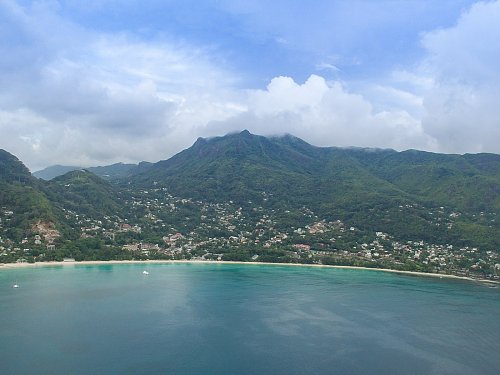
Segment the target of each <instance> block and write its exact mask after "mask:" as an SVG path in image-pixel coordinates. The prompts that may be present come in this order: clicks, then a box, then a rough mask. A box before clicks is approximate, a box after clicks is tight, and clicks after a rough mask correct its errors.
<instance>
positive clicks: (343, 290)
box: [0, 264, 500, 375]
mask: <svg viewBox="0 0 500 375" xmlns="http://www.w3.org/2000/svg"><path fill="white" fill-rule="evenodd" d="M145 270H146V271H147V272H149V274H147V275H146V274H144V273H143V271H145ZM14 283H17V284H18V285H19V288H13V287H12V285H13V284H14ZM0 373H1V374H3V375H6V374H65V375H66V374H397V375H404V374H426V375H427V374H453V375H458V374H464V375H473V374H498V373H500V288H491V287H489V286H488V285H485V284H481V283H474V282H467V281H460V280H448V279H439V278H428V277H415V276H407V275H398V274H393V273H385V272H377V271H370V270H353V269H334V268H312V267H288V266H280V265H239V264H105V265H78V264H74V265H67V266H47V267H36V268H16V269H3V270H0Z"/></svg>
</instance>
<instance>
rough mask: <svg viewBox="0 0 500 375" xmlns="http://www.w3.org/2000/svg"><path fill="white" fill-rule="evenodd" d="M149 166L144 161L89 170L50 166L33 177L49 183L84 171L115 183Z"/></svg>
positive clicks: (35, 173) (90, 168)
mask: <svg viewBox="0 0 500 375" xmlns="http://www.w3.org/2000/svg"><path fill="white" fill-rule="evenodd" d="M150 165H152V163H148V162H145V161H142V162H140V163H139V164H124V163H116V164H112V165H105V166H99V167H89V168H83V167H75V166H65V165H52V166H50V167H47V168H44V169H42V170H40V171H36V172H34V173H33V176H34V177H36V178H39V179H42V180H46V181H49V180H52V179H53V178H56V177H59V176H62V175H64V174H66V173H68V172H72V171H75V170H82V169H85V170H88V171H90V172H92V173H94V174H95V175H97V176H99V177H101V178H103V179H105V180H108V181H116V180H120V179H125V178H128V177H130V176H133V175H135V174H137V173H140V172H142V171H145V170H146V169H148V167H149V166H150Z"/></svg>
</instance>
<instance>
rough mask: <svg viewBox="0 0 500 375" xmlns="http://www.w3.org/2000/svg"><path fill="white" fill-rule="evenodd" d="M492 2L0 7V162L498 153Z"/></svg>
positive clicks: (9, 1)
mask: <svg viewBox="0 0 500 375" xmlns="http://www.w3.org/2000/svg"><path fill="white" fill-rule="evenodd" d="M498 20H500V1H472V0H440V1H435V0H400V1H397V0H329V1H327V0H323V1H319V0H309V1H301V0H273V1H269V0H251V1H243V0H196V1H194V0H140V1H139V0H128V1H127V0H61V1H57V0H46V1H45V0H40V1H28V0H0V148H3V149H5V150H7V151H9V152H11V153H12V154H14V155H16V156H17V157H18V158H19V159H20V160H22V161H23V162H24V163H25V164H26V165H27V166H28V167H29V168H30V169H31V170H32V171H36V170H39V169H42V168H44V167H46V166H49V165H53V164H63V165H78V166H85V167H88V166H96V165H108V164H112V163H116V162H134V163H135V162H139V161H142V160H146V161H153V162H154V161H158V160H162V159H167V158H169V157H170V156H172V155H174V154H175V153H177V152H179V151H181V150H183V149H185V148H187V147H189V146H190V145H191V144H192V143H193V142H194V141H195V140H196V139H197V138H198V137H200V136H201V137H211V136H218V135H224V134H227V133H230V132H235V131H241V130H243V129H248V130H249V131H250V132H252V133H255V134H262V135H280V134H286V133H289V134H292V135H295V136H297V137H300V138H302V139H304V140H305V141H307V142H309V143H311V144H313V145H316V146H338V147H349V146H357V147H378V148H393V149H396V150H406V149H419V150H427V151H432V152H443V153H461V154H462V153H477V152H493V153H500V142H499V140H500V69H499V68H500V43H499V40H500V22H498Z"/></svg>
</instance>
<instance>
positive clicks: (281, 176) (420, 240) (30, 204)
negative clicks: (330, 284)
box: [0, 131, 500, 278]
mask: <svg viewBox="0 0 500 375" xmlns="http://www.w3.org/2000/svg"><path fill="white" fill-rule="evenodd" d="M92 172H96V173H99V174H100V175H101V177H100V176H97V175H96V174H94V173H92ZM0 205H1V207H2V211H0V219H1V220H2V221H1V222H0V230H1V234H0V250H2V252H0V254H2V256H4V257H5V258H3V259H4V260H9V261H13V260H16V259H18V258H19V257H20V256H24V257H26V256H29V257H30V258H29V259H30V260H33V261H34V260H52V259H62V257H63V256H71V257H75V258H76V259H79V260H81V259H132V258H134V259H145V258H148V257H154V258H162V259H164V258H167V259H171V258H176V259H190V258H192V257H201V259H226V260H231V259H232V260H250V259H259V260H262V261H264V260H268V261H280V262H282V261H287V262H305V263H308V262H316V263H318V262H324V263H328V264H355V265H364V266H370V267H391V268H397V269H412V270H422V271H434V272H451V273H455V274H469V273H472V274H474V275H477V276H478V277H485V276H486V277H488V278H494V277H496V272H497V271H496V268H495V264H497V263H499V262H500V254H499V249H500V225H499V223H498V220H497V217H498V215H500V156H499V155H494V154H466V155H446V154H436V153H430V152H422V151H416V150H408V151H403V152H397V151H394V150H380V149H362V148H336V147H315V146H312V145H309V144H308V143H306V142H304V141H303V140H301V139H298V138H296V137H293V136H291V135H287V136H282V137H270V138H267V137H262V136H257V135H253V134H250V133H249V132H248V131H243V132H241V133H236V134H229V135H226V136H223V137H215V138H210V139H204V138H199V139H198V140H197V141H196V142H195V144H194V145H193V146H192V147H190V148H188V149H186V150H184V151H182V152H180V153H179V154H177V155H175V156H173V157H172V158H170V159H168V160H163V161H160V162H158V163H155V164H150V163H140V164H139V165H126V164H115V165H111V166H107V167H97V168H93V169H89V170H82V169H78V170H75V171H71V172H69V173H66V174H64V175H62V176H58V177H56V178H53V179H52V180H50V181H43V180H38V179H35V178H33V177H32V176H31V174H30V173H29V171H28V169H27V168H26V167H25V166H24V165H23V164H22V163H21V162H20V161H19V160H18V159H17V158H15V157H14V156H12V155H10V154H9V153H7V152H5V151H1V152H0ZM55 232H57V233H58V234H59V236H58V237H54V233H55ZM36 233H45V234H44V236H45V237H43V236H42V237H43V238H42V239H41V240H36V237H35V235H36ZM47 238H49V239H47ZM21 240H22V246H29V247H27V248H26V249H27V250H28V252H25V251H24V250H23V249H22V248H21V244H20V241H21ZM34 241H38V242H34ZM45 245H47V251H45ZM53 245H54V246H55V250H54V249H53ZM49 248H50V249H52V250H50V251H48V249H49ZM0 260H1V259H0Z"/></svg>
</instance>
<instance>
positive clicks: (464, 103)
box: [421, 1, 500, 152]
mask: <svg viewBox="0 0 500 375" xmlns="http://www.w3.org/2000/svg"><path fill="white" fill-rule="evenodd" d="M499 19H500V2H498V1H495V2H481V3H477V4H475V5H474V6H473V7H472V8H471V9H470V10H468V11H467V12H465V13H463V14H462V16H461V17H460V19H459V20H458V22H457V24H456V25H455V26H454V27H452V28H448V29H442V30H437V31H434V32H431V33H427V34H425V35H423V38H422V44H423V46H424V47H425V48H426V50H427V53H428V55H427V58H426V59H425V60H424V62H423V63H422V66H421V72H422V74H424V75H426V76H431V77H433V84H432V86H431V87H430V88H429V89H428V90H427V91H426V92H425V94H424V107H425V110H426V115H425V116H424V118H423V121H422V125H423V128H424V130H425V131H426V132H427V133H428V134H430V135H431V136H433V137H435V138H436V139H438V140H439V146H440V150H442V151H447V152H464V151H467V152H481V151H487V152H499V151H500V145H499V143H498V140H499V139H500V106H499V105H498V98H499V97H500V70H499V69H498V67H499V62H500V44H499V43H498V41H499V40H500V23H499V22H498V20H499Z"/></svg>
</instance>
